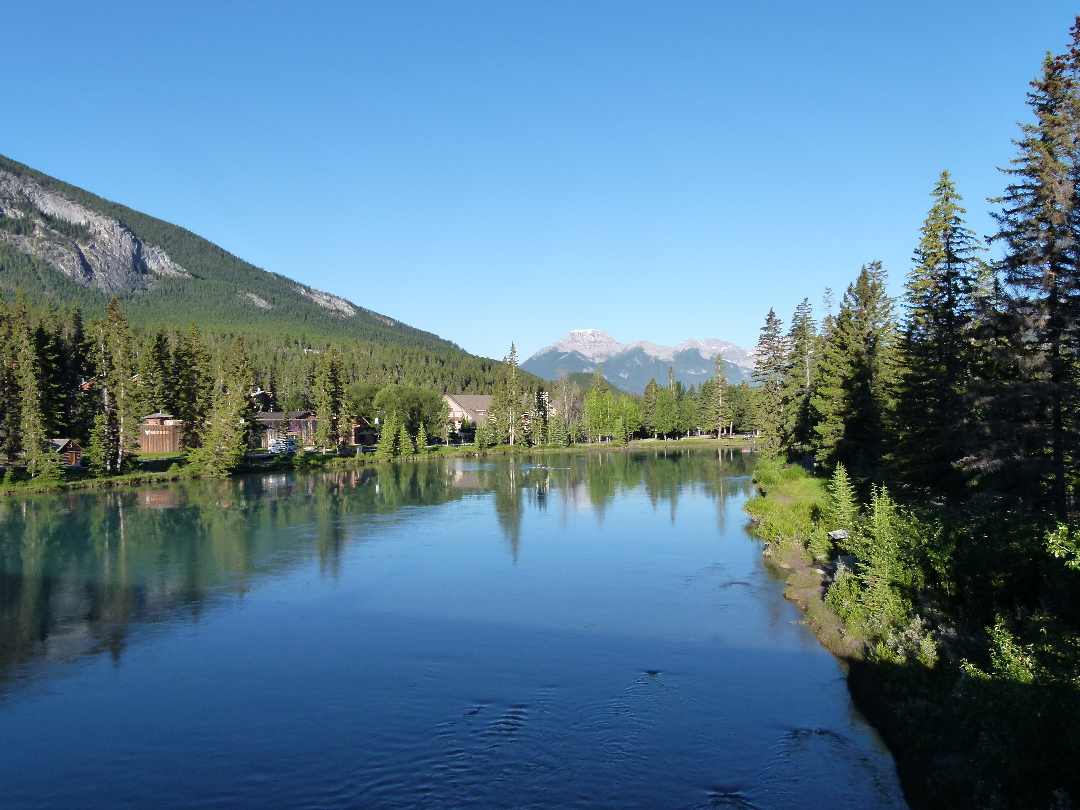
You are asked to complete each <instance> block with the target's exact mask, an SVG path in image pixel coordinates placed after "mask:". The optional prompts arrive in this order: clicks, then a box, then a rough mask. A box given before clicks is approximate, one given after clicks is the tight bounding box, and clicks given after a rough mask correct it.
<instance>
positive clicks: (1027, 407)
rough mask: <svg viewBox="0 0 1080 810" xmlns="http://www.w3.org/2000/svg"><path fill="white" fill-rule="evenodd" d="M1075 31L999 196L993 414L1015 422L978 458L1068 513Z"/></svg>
mask: <svg viewBox="0 0 1080 810" xmlns="http://www.w3.org/2000/svg"><path fill="white" fill-rule="evenodd" d="M1071 33H1072V43H1071V46H1070V48H1069V50H1068V51H1067V52H1066V53H1065V54H1063V55H1060V56H1052V55H1050V54H1048V55H1047V56H1046V59H1045V60H1044V62H1043V71H1042V75H1041V76H1040V77H1039V78H1038V79H1037V80H1035V81H1034V82H1032V90H1031V92H1029V93H1028V104H1029V106H1030V107H1031V110H1032V112H1033V113H1034V115H1035V121H1034V122H1033V123H1027V124H1023V125H1021V131H1022V137H1021V139H1020V140H1019V141H1017V146H1018V147H1019V154H1018V155H1017V156H1016V158H1014V159H1013V161H1012V165H1011V167H1010V168H1008V169H1005V170H1004V172H1005V174H1006V175H1008V177H1009V180H1010V182H1009V185H1008V187H1007V188H1006V190H1005V194H1004V195H1003V196H1002V197H1001V198H999V199H997V200H994V202H996V203H999V204H1000V205H1001V210H1000V211H999V212H997V213H995V214H994V218H995V219H996V220H997V223H998V231H997V233H996V234H995V235H994V236H993V238H992V241H995V242H998V243H999V244H1001V245H1002V246H1003V247H1004V250H1005V256H1004V257H1003V259H1002V260H1001V262H1000V270H1001V273H1002V275H1003V277H1004V281H1005V292H1006V307H1007V309H1006V315H1007V317H1006V318H1004V319H1003V320H1002V323H1003V324H1004V325H1005V326H1006V327H1007V332H1006V334H1004V335H1003V338H1004V341H1005V342H1006V343H1007V346H1008V350H1009V351H1008V356H1007V357H1005V358H1004V360H1003V362H1001V364H1000V365H1001V367H1002V373H1001V376H1002V379H1001V384H1000V385H998V386H996V388H997V390H996V391H995V393H996V396H995V398H994V399H995V401H994V402H993V403H992V407H991V413H990V415H989V419H988V420H987V422H988V424H990V425H994V424H995V423H998V422H999V421H1000V422H1003V423H1005V424H1004V429H1002V430H998V431H997V432H996V433H995V434H994V435H991V436H988V437H987V439H988V440H987V441H984V442H982V444H983V445H984V447H985V450H984V452H983V457H982V458H980V459H979V460H978V461H977V463H976V464H975V465H974V468H975V469H976V471H978V472H982V473H985V474H989V475H990V476H992V477H994V478H997V479H998V483H997V484H995V486H998V487H1003V488H1005V489H1006V490H1011V491H1012V492H1013V493H1015V494H1019V495H1021V496H1022V497H1025V498H1026V499H1028V501H1029V502H1030V503H1035V504H1038V505H1042V504H1045V505H1046V506H1049V507H1050V508H1051V509H1052V510H1053V511H1054V512H1056V513H1057V515H1058V517H1059V518H1064V517H1065V515H1066V513H1067V512H1068V510H1069V504H1070V492H1069V489H1070V483H1069V482H1070V479H1071V478H1072V477H1074V473H1075V467H1076V462H1075V461H1074V459H1076V458H1080V442H1078V440H1077V439H1078V425H1077V419H1076V416H1075V413H1076V409H1077V405H1078V402H1080V396H1078V394H1080V391H1078V388H1080V385H1078V369H1077V364H1076V357H1077V356H1078V354H1080V192H1078V188H1077V180H1078V179H1080V21H1078V24H1077V25H1074V26H1073V28H1072V31H1071Z"/></svg>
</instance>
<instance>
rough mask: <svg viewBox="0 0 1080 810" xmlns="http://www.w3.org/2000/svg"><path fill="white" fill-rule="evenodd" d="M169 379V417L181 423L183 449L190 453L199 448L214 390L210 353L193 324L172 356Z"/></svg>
mask: <svg viewBox="0 0 1080 810" xmlns="http://www.w3.org/2000/svg"><path fill="white" fill-rule="evenodd" d="M172 379H173V390H174V394H173V410H174V413H173V415H174V416H176V417H177V418H178V419H180V420H182V428H181V430H182V437H183V438H182V441H183V445H184V449H185V450H194V449H196V448H198V447H199V445H200V444H202V435H203V432H204V431H205V430H206V418H207V414H208V413H209V412H210V404H211V400H212V398H213V390H214V373H213V370H212V369H211V364H210V352H209V351H208V350H207V348H206V345H205V343H204V342H203V339H202V334H201V333H200V331H199V327H198V326H197V325H196V324H194V323H192V324H191V326H190V327H189V329H188V331H187V334H186V335H185V336H184V338H183V340H181V341H180V342H179V344H178V345H177V347H176V351H175V352H174V354H173V375H172Z"/></svg>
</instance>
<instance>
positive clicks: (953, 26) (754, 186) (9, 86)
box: [0, 0, 1077, 357]
mask: <svg viewBox="0 0 1080 810" xmlns="http://www.w3.org/2000/svg"><path fill="white" fill-rule="evenodd" d="M753 6H754V4H751V3H746V2H738V3H735V2H720V1H719V0H713V2H700V3H695V2H681V3H680V2H672V3H668V2H652V3H640V2H631V1H630V0H618V2H588V1H585V0H583V1H582V2H573V3H569V2H554V1H553V0H544V2H540V1H539V0H534V2H531V3H524V2H512V0H498V2H422V3H410V2H393V3H362V2H350V3H319V2H310V3H304V4H299V3H288V4H285V3H279V4H275V3H270V2H259V3H256V2H251V3H229V2H221V1H220V0H217V1H216V2H212V3H211V2H205V3H199V2H185V3H164V2H150V3H147V2H145V0H143V1H141V2H135V3H123V2H112V3H109V4H104V3H90V2H71V3H56V2H54V3H25V2H21V3H15V2H8V0H3V2H0V19H2V20H3V24H2V25H0V53H3V54H4V64H5V78H4V81H3V85H2V86H3V89H2V90H0V98H2V102H3V103H2V107H0V109H2V110H3V113H2V115H0V153H3V154H5V155H7V156H9V157H11V158H14V159H15V160H19V161H21V162H23V163H27V164H29V165H31V166H33V167H34V168H37V169H40V170H41V171H44V172H46V173H48V174H52V175H54V176H56V177H59V178H61V179H63V180H66V181H68V182H71V183H74V184H76V185H79V186H82V187H84V188H87V189H89V190H91V191H93V192H95V193H97V194H100V195H102V196H104V197H107V198H110V199H113V200H116V201H118V202H122V203H124V204H126V205H129V206H131V207H133V208H137V209H139V210H142V211H145V212H147V213H150V214H153V215H155V216H158V217H160V218H162V219H165V220H168V221H170V222H174V223H176V224H179V225H182V226H184V227H186V228H189V229H190V230H192V231H194V232H196V233H198V234H201V235H203V236H205V237H207V238H208V239H211V240H212V241H214V242H217V243H218V244H220V245H222V246H223V247H225V248H227V249H228V250H230V251H232V252H233V253H235V254H237V255H238V256H241V257H242V258H244V259H247V260H248V261H251V262H253V263H254V264H257V265H258V266H260V267H264V268H266V269H268V270H273V271H275V272H279V273H283V274H285V275H287V276H291V277H293V278H296V279H298V280H300V281H302V282H304V283H306V284H310V285H312V286H315V287H319V288H322V289H325V290H328V291H330V292H333V293H336V294H339V295H342V296H344V297H346V298H348V299H350V300H352V301H354V302H356V303H358V304H360V305H362V306H365V307H368V308H370V309H374V310H376V311H378V312H382V313H384V314H387V315H390V316H393V317H395V318H398V319H401V320H403V321H405V322H407V323H410V324H413V325H415V326H418V327H421V328H423V329H428V330H430V331H433V332H436V333H438V334H440V335H442V336H443V337H446V338H449V339H450V340H453V341H455V342H457V343H459V344H460V345H461V346H463V347H464V348H466V349H468V350H470V351H473V352H476V353H478V354H484V355H488V356H494V357H501V356H502V355H503V354H505V353H506V351H507V349H508V347H509V344H510V342H511V341H516V343H517V346H518V349H519V352H520V353H521V354H522V356H527V355H529V354H531V353H532V352H534V351H536V350H537V349H539V348H541V347H543V346H545V345H547V344H549V343H551V342H553V341H555V340H557V339H558V338H560V337H561V336H562V335H564V334H565V333H566V332H567V331H568V330H570V329H578V328H587V327H592V328H598V329H603V330H605V331H608V332H610V333H611V334H612V335H613V336H614V337H615V338H616V339H619V340H622V341H625V342H629V341H634V340H650V341H653V342H656V343H666V344H673V343H677V342H679V341H681V340H684V339H686V338H691V337H693V338H708V337H719V338H722V339H726V340H731V341H733V342H736V343H739V344H741V345H744V346H750V345H753V343H754V342H755V341H756V339H757V331H758V329H759V328H760V326H761V323H762V321H763V319H764V316H765V313H766V312H767V311H768V310H769V308H770V307H775V308H776V310H777V313H778V314H779V315H780V317H781V318H783V319H785V320H787V319H788V318H789V317H790V314H791V312H792V310H793V309H794V308H795V306H796V305H797V304H798V302H799V301H800V300H801V299H802V298H804V297H810V298H811V300H812V301H813V302H815V303H817V302H820V299H821V294H822V292H823V291H824V289H825V288H826V287H832V288H833V289H834V290H836V291H837V294H838V295H839V294H840V293H841V292H842V290H843V288H844V287H846V285H847V284H848V283H849V282H850V281H851V280H852V279H853V278H854V277H855V275H856V274H857V272H858V270H859V267H860V266H861V265H862V264H863V263H865V262H868V261H872V260H875V259H880V260H882V261H883V262H884V263H885V267H886V269H887V270H888V271H889V272H890V275H891V279H892V286H893V288H894V291H897V292H898V291H899V290H900V288H901V285H902V281H903V276H904V274H905V273H906V272H907V271H908V268H909V267H910V256H911V251H912V249H913V248H914V246H915V244H916V242H917V239H918V234H917V229H918V227H919V225H920V224H921V222H922V220H923V218H924V216H925V214H926V210H927V208H928V207H929V204H930V200H929V192H930V190H931V189H932V187H933V185H934V182H935V180H936V179H937V176H938V174H939V173H940V172H941V170H942V169H946V168H947V169H949V170H950V171H951V172H952V173H953V176H954V179H955V180H956V182H957V184H958V186H959V190H960V192H961V193H962V194H963V195H964V197H965V199H966V205H967V208H968V211H969V222H970V224H971V226H972V227H973V228H975V230H976V231H977V232H978V233H980V234H986V233H990V232H992V227H993V225H992V222H991V220H990V218H989V216H988V214H987V212H988V211H989V210H990V208H991V206H990V204H988V203H987V202H986V201H985V199H986V198H987V197H991V196H995V195H997V194H999V193H1000V192H1001V190H1002V188H1003V185H1004V184H1003V181H1002V176H1001V175H1000V173H999V172H998V171H997V170H996V168H995V167H997V166H1001V165H1005V164H1006V163H1007V162H1008V160H1009V159H1010V158H1011V157H1012V156H1013V154H1014V147H1013V146H1012V144H1011V140H1012V139H1013V138H1014V137H1015V136H1016V134H1017V127H1016V122H1017V121H1018V120H1021V119H1025V118H1026V117H1027V109H1026V107H1025V103H1024V102H1025V93H1026V91H1027V89H1028V82H1029V81H1030V80H1031V79H1032V78H1033V77H1034V76H1035V75H1036V74H1037V73H1038V71H1039V67H1040V62H1041V59H1042V56H1043V54H1044V53H1045V52H1046V51H1047V50H1054V51H1060V50H1062V49H1063V48H1064V46H1065V44H1066V42H1067V40H1068V29H1069V26H1070V25H1071V23H1072V21H1073V16H1074V15H1075V14H1076V11H1077V9H1076V7H1075V5H1074V4H1070V3H1066V2H1058V0H1039V2H1024V3H1017V2H1013V1H1010V2H1005V1H1002V2H997V1H996V0H979V1H978V2H974V1H973V2H948V1H947V0H938V1H937V2H921V0H918V1H916V2H910V1H909V2H906V3H873V2H865V0H861V2H832V3H827V2H822V3H807V2H805V0H802V2H798V1H794V0H793V1H792V2H772V3H763V4H760V7H753Z"/></svg>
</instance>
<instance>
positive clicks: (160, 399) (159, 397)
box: [139, 328, 175, 416]
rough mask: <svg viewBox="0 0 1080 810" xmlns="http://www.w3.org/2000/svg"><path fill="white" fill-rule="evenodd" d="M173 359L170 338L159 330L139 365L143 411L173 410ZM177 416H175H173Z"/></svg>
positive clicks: (168, 411)
mask: <svg viewBox="0 0 1080 810" xmlns="http://www.w3.org/2000/svg"><path fill="white" fill-rule="evenodd" d="M172 370H173V358H172V353H171V351H170V350H169V338H168V335H166V334H165V329H164V328H159V329H158V330H157V331H156V332H155V333H154V336H153V337H152V338H151V339H150V344H149V345H148V346H147V347H146V350H145V351H144V352H143V356H142V361H141V362H140V364H139V390H140V399H141V400H142V402H141V405H142V410H144V411H146V413H155V412H157V411H164V412H166V413H172V410H173V397H172V391H173V381H172V379H171V377H172ZM173 415H174V416H175V414H173Z"/></svg>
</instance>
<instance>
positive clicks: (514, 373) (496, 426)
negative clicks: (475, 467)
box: [487, 343, 524, 446]
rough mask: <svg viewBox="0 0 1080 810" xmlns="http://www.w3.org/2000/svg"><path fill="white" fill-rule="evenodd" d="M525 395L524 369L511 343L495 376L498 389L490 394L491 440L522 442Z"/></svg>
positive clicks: (510, 443) (514, 443)
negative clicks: (523, 398)
mask: <svg viewBox="0 0 1080 810" xmlns="http://www.w3.org/2000/svg"><path fill="white" fill-rule="evenodd" d="M523 395H524V387H523V381H522V377H521V370H520V369H519V368H518V363H517V349H516V348H515V346H514V344H513V343H511V344H510V353H509V354H508V355H507V356H506V357H505V358H503V362H502V366H501V367H500V368H499V372H498V376H497V377H496V380H495V391H494V393H493V394H492V396H491V407H490V409H489V410H488V414H487V419H488V424H487V432H488V439H489V440H490V441H492V442H494V443H495V444H509V445H511V446H514V445H516V444H522V440H523V438H524V432H523V430H522V414H523V412H524V406H523V405H522V404H521V400H522V397H523Z"/></svg>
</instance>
